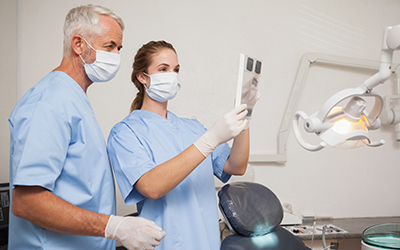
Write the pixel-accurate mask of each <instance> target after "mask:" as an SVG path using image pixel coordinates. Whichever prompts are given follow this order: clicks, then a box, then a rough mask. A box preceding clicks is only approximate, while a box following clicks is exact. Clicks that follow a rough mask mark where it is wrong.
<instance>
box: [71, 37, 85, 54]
mask: <svg viewBox="0 0 400 250" xmlns="http://www.w3.org/2000/svg"><path fill="white" fill-rule="evenodd" d="M86 46H87V45H86V42H85V41H84V40H83V38H82V37H81V36H80V35H74V36H73V37H72V39H71V48H72V50H73V51H74V52H75V54H77V55H82V53H83V51H84V50H85V49H86Z"/></svg>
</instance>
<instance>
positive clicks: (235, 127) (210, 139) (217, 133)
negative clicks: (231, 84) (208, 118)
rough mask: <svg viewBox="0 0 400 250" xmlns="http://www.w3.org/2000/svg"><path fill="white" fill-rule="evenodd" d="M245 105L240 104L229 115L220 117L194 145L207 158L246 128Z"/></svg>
mask: <svg viewBox="0 0 400 250" xmlns="http://www.w3.org/2000/svg"><path fill="white" fill-rule="evenodd" d="M246 108H247V106H246V104H241V105H239V106H237V107H236V108H234V109H233V110H231V111H230V112H229V113H227V114H225V115H224V116H222V117H220V118H219V119H218V120H217V121H216V122H215V123H214V125H213V126H212V127H211V128H210V129H209V130H208V131H207V132H205V133H204V134H203V135H202V136H201V137H200V138H199V139H197V141H196V142H195V143H194V145H195V146H196V147H197V149H198V150H200V152H201V153H202V154H203V155H204V156H205V157H207V156H208V155H210V154H211V152H212V151H214V149H215V148H216V147H218V145H220V144H222V143H224V142H227V141H229V140H230V139H232V138H235V137H236V136H237V135H239V134H240V132H242V131H243V129H244V128H245V127H246V126H247V123H248V122H249V121H248V120H245V119H244V118H245V117H246V115H247V110H246Z"/></svg>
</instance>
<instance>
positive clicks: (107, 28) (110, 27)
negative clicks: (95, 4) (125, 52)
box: [85, 15, 123, 64]
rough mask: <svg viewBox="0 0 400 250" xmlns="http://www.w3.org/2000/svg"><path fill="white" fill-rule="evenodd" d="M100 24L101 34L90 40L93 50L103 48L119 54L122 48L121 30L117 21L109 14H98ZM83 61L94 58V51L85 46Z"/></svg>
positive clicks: (88, 61) (92, 60)
mask: <svg viewBox="0 0 400 250" xmlns="http://www.w3.org/2000/svg"><path fill="white" fill-rule="evenodd" d="M100 25H101V26H102V30H103V32H102V33H103V34H102V35H101V36H97V37H95V38H94V39H93V40H92V43H91V45H92V46H93V48H94V49H95V50H103V51H107V52H111V53H117V54H119V51H120V50H121V48H122V36H123V34H122V30H121V27H120V26H119V25H118V23H117V21H115V20H114V19H113V18H111V17H109V16H103V15H101V16H100ZM85 54H86V55H87V56H86V58H85V62H86V63H88V64H90V63H93V62H94V61H95V60H96V53H95V52H94V51H92V49H91V48H90V47H89V46H87V47H86V53H85Z"/></svg>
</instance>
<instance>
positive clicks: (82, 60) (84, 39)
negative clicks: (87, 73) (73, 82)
mask: <svg viewBox="0 0 400 250" xmlns="http://www.w3.org/2000/svg"><path fill="white" fill-rule="evenodd" d="M81 37H82V39H83V40H84V41H85V43H86V44H87V45H89V47H90V48H91V49H92V50H94V51H96V50H95V49H94V48H93V47H92V45H90V43H88V41H86V39H85V38H84V37H83V36H81ZM96 53H97V52H96ZM79 57H80V58H81V60H82V62H83V63H84V64H85V65H86V62H85V60H83V58H82V56H81V55H79Z"/></svg>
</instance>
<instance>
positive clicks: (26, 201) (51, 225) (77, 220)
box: [12, 186, 109, 236]
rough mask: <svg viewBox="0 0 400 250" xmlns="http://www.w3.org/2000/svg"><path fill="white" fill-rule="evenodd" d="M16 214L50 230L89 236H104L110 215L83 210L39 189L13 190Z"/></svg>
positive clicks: (21, 188)
mask: <svg viewBox="0 0 400 250" xmlns="http://www.w3.org/2000/svg"><path fill="white" fill-rule="evenodd" d="M12 199H13V200H12V212H13V214H14V215H15V216H17V217H20V218H23V219H26V220H28V221H30V222H32V223H34V224H36V225H38V226H41V227H43V228H46V229H47V230H50V231H54V232H58V233H65V234H76V235H86V236H104V230H105V227H106V225H107V222H108V219H109V215H104V214H98V213H94V212H91V211H89V210H85V209H82V208H79V207H77V206H75V205H73V204H71V203H69V202H67V201H65V200H63V199H61V198H59V197H58V196H56V195H54V194H53V193H51V192H49V191H48V190H46V189H44V188H42V187H39V186H32V187H31V186H17V187H15V188H14V189H13V196H12Z"/></svg>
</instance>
